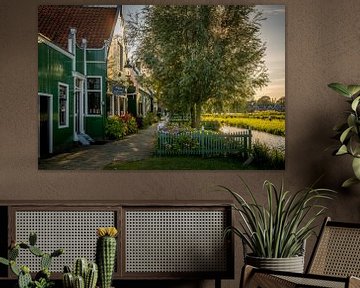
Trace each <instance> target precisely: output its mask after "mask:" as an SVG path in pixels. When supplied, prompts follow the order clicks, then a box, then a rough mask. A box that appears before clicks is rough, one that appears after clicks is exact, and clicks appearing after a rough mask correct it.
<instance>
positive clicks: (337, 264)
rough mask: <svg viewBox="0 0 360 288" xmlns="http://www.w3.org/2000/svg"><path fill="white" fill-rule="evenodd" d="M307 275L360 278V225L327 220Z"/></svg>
mask: <svg viewBox="0 0 360 288" xmlns="http://www.w3.org/2000/svg"><path fill="white" fill-rule="evenodd" d="M307 273H310V274H317V275H328V276H343V277H348V276H356V277H360V224H353V223H342V222H333V221H331V220H330V218H328V219H326V221H325V223H324V225H323V227H322V231H321V234H320V237H319V239H318V242H317V244H316V246H315V249H314V252H313V255H312V257H311V259H310V262H309V266H308V269H307Z"/></svg>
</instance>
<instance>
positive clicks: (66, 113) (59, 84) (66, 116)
mask: <svg viewBox="0 0 360 288" xmlns="http://www.w3.org/2000/svg"><path fill="white" fill-rule="evenodd" d="M60 86H63V87H66V111H65V124H61V123H60ZM58 115H59V116H58V117H59V122H58V124H59V125H58V126H59V128H68V127H69V84H66V83H62V82H58Z"/></svg>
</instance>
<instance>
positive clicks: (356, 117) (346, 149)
mask: <svg viewBox="0 0 360 288" xmlns="http://www.w3.org/2000/svg"><path fill="white" fill-rule="evenodd" d="M328 86H329V87H330V88H331V89H333V90H334V91H336V92H337V93H338V94H340V95H342V96H344V97H346V98H347V102H348V103H349V104H350V106H351V109H350V110H349V112H348V117H347V121H346V123H344V124H341V125H338V126H336V127H334V130H335V131H336V132H337V133H339V134H338V137H339V140H340V147H338V148H337V150H336V151H335V153H334V154H335V155H346V154H348V155H351V157H352V169H353V171H354V176H353V177H351V178H349V179H347V180H346V181H345V182H344V183H343V184H342V186H343V187H348V186H351V185H353V184H357V183H360V105H359V103H360V85H344V84H340V83H331V84H329V85H328Z"/></svg>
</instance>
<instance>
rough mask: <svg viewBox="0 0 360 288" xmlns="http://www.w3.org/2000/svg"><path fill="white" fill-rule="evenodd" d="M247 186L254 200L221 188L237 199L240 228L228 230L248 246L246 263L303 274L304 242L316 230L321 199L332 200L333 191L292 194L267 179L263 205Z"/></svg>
mask: <svg viewBox="0 0 360 288" xmlns="http://www.w3.org/2000/svg"><path fill="white" fill-rule="evenodd" d="M244 186H245V188H246V189H245V190H246V193H247V194H248V196H249V197H250V199H251V201H247V200H245V198H244V197H243V196H241V195H240V194H239V193H237V192H235V191H233V190H231V189H229V188H227V187H224V186H221V187H222V188H223V189H225V190H226V191H228V192H229V193H230V194H231V195H232V196H233V197H234V198H235V204H234V205H233V207H234V209H235V211H237V212H238V214H239V216H240V221H239V227H235V226H233V227H229V228H228V229H227V230H226V232H233V233H234V234H235V235H237V236H239V237H240V238H241V240H242V242H243V245H244V248H246V249H244V253H245V254H244V258H245V264H249V265H252V266H254V267H259V268H265V269H270V270H277V271H290V272H300V273H302V272H303V270H304V247H305V241H306V239H308V238H309V236H310V235H311V234H313V233H314V229H315V227H316V221H315V220H316V219H318V217H319V216H321V215H322V214H323V213H324V211H325V209H326V207H325V206H323V205H320V204H319V203H318V202H319V201H318V200H322V199H331V198H332V197H331V196H332V194H333V192H334V191H332V190H329V189H314V188H305V189H302V190H300V191H298V192H296V193H291V192H290V191H286V190H285V189H284V186H283V184H282V185H281V187H280V188H277V187H275V185H274V184H272V183H271V182H270V181H268V180H266V181H265V182H264V189H265V190H266V193H267V203H266V205H262V204H260V203H259V202H258V200H256V198H255V196H254V193H253V192H252V191H251V190H250V188H249V187H248V186H247V185H246V183H244ZM248 252H249V253H248Z"/></svg>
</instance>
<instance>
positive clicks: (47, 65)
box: [38, 43, 74, 153]
mask: <svg viewBox="0 0 360 288" xmlns="http://www.w3.org/2000/svg"><path fill="white" fill-rule="evenodd" d="M59 83H63V84H66V85H68V87H69V91H68V95H69V98H68V101H69V103H68V107H69V118H68V125H67V127H61V126H60V123H59V99H58V97H57V96H58V93H59V91H58V89H59ZM38 92H39V95H43V94H46V95H52V97H51V100H50V101H51V102H52V111H51V112H52V137H53V139H52V143H53V152H55V153H57V152H60V151H62V150H64V149H66V148H68V147H70V146H71V145H72V143H73V131H74V125H73V123H74V118H73V113H71V111H72V109H71V107H73V106H74V98H73V97H70V95H72V94H73V92H74V81H73V77H72V59H71V57H69V56H67V55H65V54H64V53H61V52H59V51H58V50H55V49H53V48H51V47H50V46H48V45H47V44H45V43H39V44H38ZM39 97H44V96H39Z"/></svg>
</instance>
